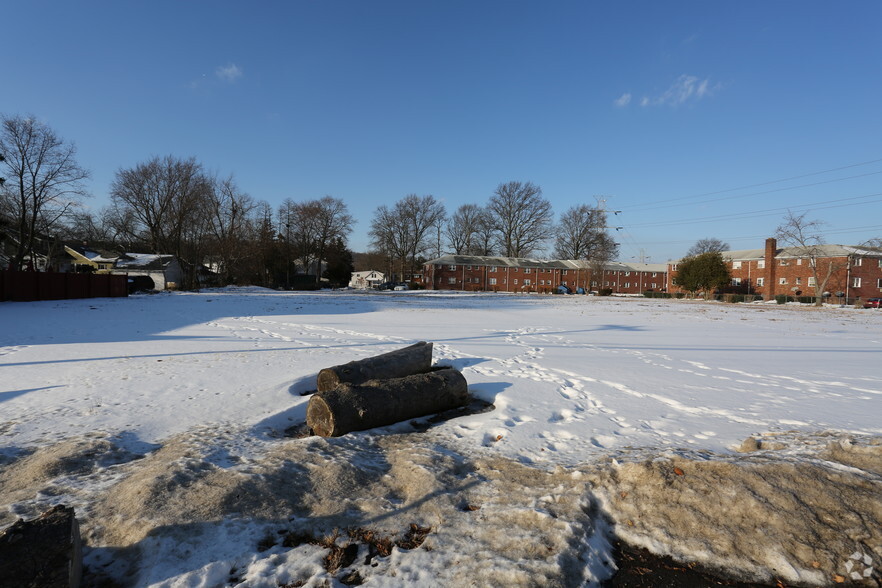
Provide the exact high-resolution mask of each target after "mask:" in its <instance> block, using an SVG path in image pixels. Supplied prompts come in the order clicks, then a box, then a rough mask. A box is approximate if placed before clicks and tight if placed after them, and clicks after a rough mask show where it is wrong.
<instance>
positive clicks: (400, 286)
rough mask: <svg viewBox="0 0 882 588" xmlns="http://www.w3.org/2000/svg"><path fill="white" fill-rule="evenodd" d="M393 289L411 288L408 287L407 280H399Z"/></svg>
mask: <svg viewBox="0 0 882 588" xmlns="http://www.w3.org/2000/svg"><path fill="white" fill-rule="evenodd" d="M392 289H393V290H409V288H408V287H407V282H398V283H397V284H395V287H394V288H392Z"/></svg>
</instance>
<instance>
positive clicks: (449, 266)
mask: <svg viewBox="0 0 882 588" xmlns="http://www.w3.org/2000/svg"><path fill="white" fill-rule="evenodd" d="M447 269H449V270H450V271H452V272H455V271H456V266H455V265H448V266H447Z"/></svg>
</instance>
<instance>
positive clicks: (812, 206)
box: [629, 192, 882, 228]
mask: <svg viewBox="0 0 882 588" xmlns="http://www.w3.org/2000/svg"><path fill="white" fill-rule="evenodd" d="M877 196H882V192H877V193H875V194H866V195H864V196H852V197H849V198H838V199H835V200H826V201H824V202H813V203H809V204H802V205H800V206H783V207H778V208H768V209H765V210H754V211H745V212H734V213H731V214H720V215H715V216H705V217H698V218H693V219H682V220H674V221H656V222H651V223H638V224H635V225H630V226H629V227H630V228H635V227H658V226H674V225H689V224H696V223H706V222H712V221H719V220H745V219H750V218H759V217H763V216H772V215H775V214H780V213H781V212H784V211H787V210H806V211H808V210H825V209H828V208H845V207H846V206H859V205H862V204H873V203H875V202H880V201H882V199H877V200H870V201H867V202H851V203H850V204H841V203H843V202H849V201H851V200H861V199H864V198H874V197H877ZM833 203H840V204H833ZM820 204H827V206H818V205H820Z"/></svg>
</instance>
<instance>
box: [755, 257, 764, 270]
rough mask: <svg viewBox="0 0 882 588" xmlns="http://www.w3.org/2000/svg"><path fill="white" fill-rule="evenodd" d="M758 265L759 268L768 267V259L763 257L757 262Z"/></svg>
mask: <svg viewBox="0 0 882 588" xmlns="http://www.w3.org/2000/svg"><path fill="white" fill-rule="evenodd" d="M756 267H757V269H763V268H764V267H766V260H765V259H761V260H759V261H758V262H756Z"/></svg>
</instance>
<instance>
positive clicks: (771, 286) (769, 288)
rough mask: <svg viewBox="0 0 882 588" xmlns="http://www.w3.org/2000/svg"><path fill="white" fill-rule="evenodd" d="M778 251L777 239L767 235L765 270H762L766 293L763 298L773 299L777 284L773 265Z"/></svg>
mask: <svg viewBox="0 0 882 588" xmlns="http://www.w3.org/2000/svg"><path fill="white" fill-rule="evenodd" d="M777 252H778V241H776V240H775V239H774V238H773V237H769V238H768V239H766V253H765V260H766V271H765V272H764V274H765V275H764V276H763V277H764V278H765V282H766V287H765V288H764V290H765V292H766V295H765V296H764V298H765V300H774V299H775V288H776V287H777V286H778V280H777V276H776V266H775V254H776V253H777Z"/></svg>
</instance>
